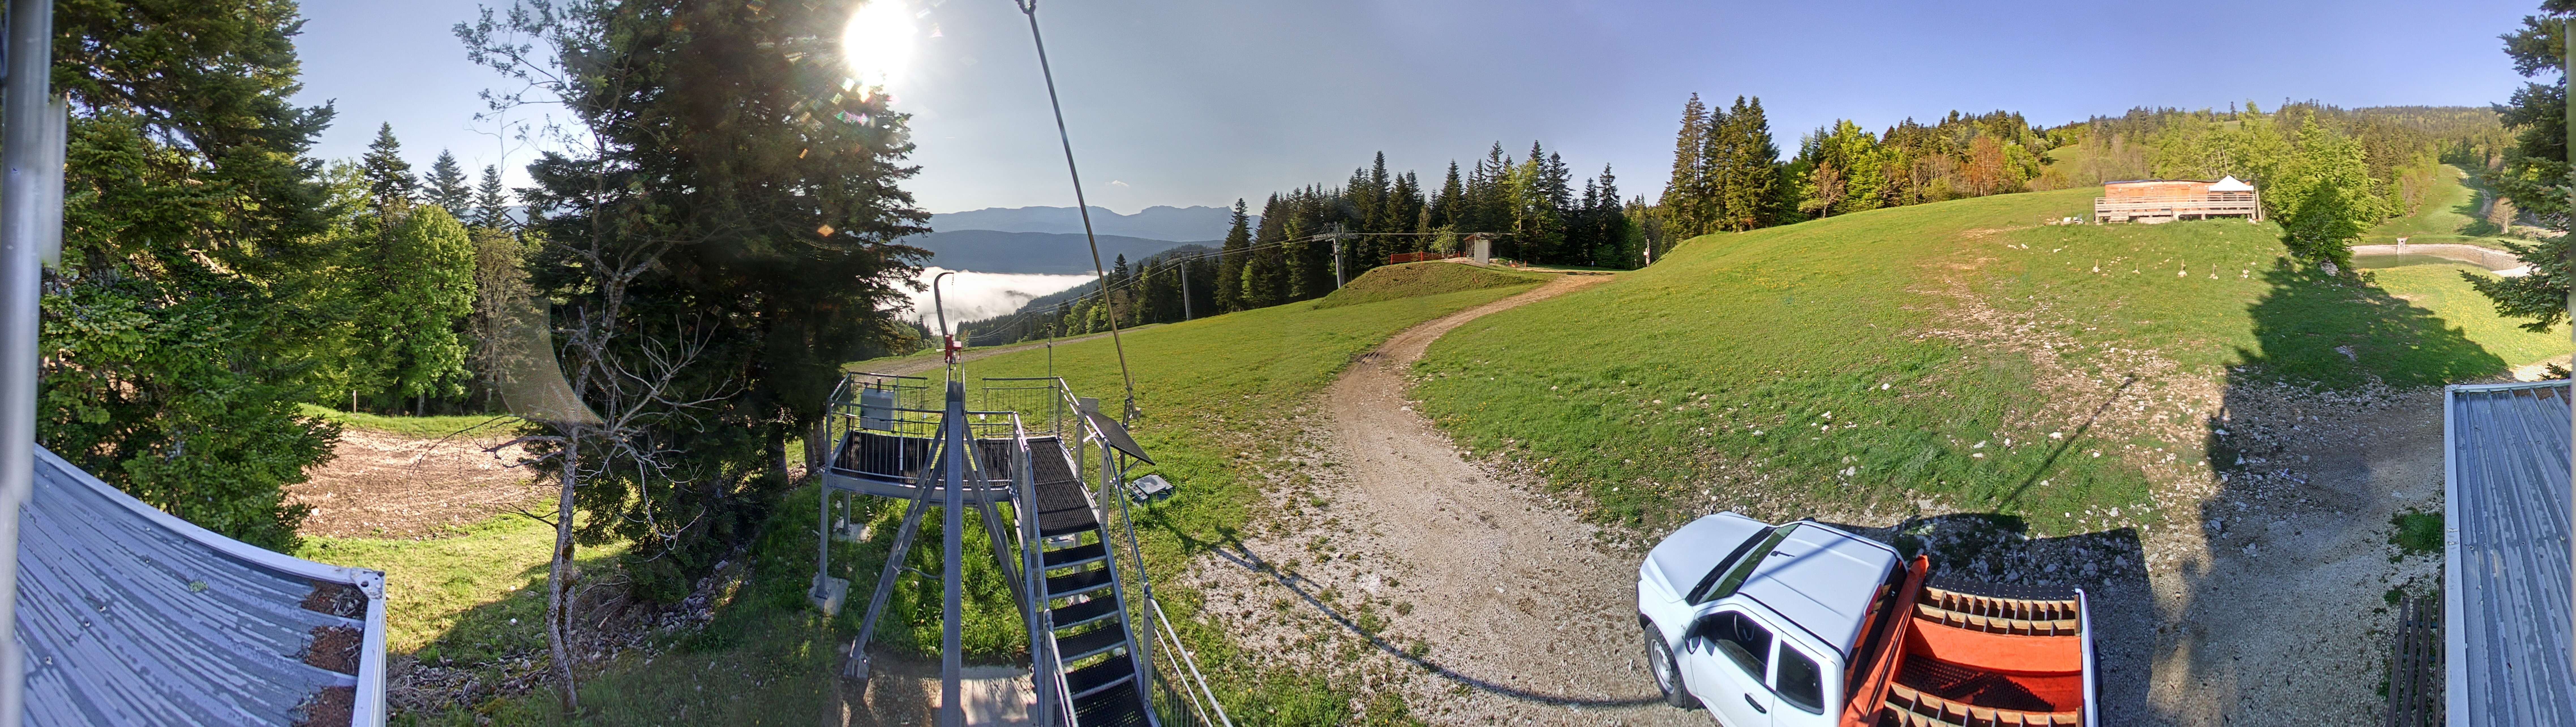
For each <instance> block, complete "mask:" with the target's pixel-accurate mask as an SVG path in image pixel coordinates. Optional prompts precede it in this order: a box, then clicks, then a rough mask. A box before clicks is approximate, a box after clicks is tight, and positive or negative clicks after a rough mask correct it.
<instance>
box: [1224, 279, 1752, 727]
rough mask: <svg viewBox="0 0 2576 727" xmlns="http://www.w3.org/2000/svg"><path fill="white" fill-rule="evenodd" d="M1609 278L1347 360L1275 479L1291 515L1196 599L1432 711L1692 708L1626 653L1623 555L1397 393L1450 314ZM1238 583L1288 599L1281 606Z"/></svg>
mask: <svg viewBox="0 0 2576 727" xmlns="http://www.w3.org/2000/svg"><path fill="white" fill-rule="evenodd" d="M1608 279H1609V278H1608V277H1607V276H1567V277H1565V278H1561V279H1558V280H1555V281H1551V282H1548V283H1546V284H1545V285H1542V286H1541V287H1539V288H1537V289H1535V290H1531V291H1529V292H1526V293H1522V294H1520V295H1516V296H1513V297H1510V298H1506V299H1503V300H1501V301H1497V302H1494V303H1490V304H1487V305H1484V306H1481V307H1477V308H1473V309H1469V310H1466V311H1461V312H1459V313H1455V314H1451V315H1449V316H1447V317H1444V318H1441V319H1438V320H1434V321H1431V322H1428V323H1424V324H1421V325H1418V326H1414V327H1413V328H1410V329H1407V330H1405V331H1404V332H1402V333H1398V334H1396V335H1395V336H1394V337H1393V338H1391V339H1389V340H1388V341H1387V342H1386V343H1385V344H1384V345H1382V346H1380V347H1379V348H1378V349H1377V351H1375V352H1373V353H1371V354H1369V355H1367V356H1365V357H1363V358H1361V359H1360V361H1359V362H1358V363H1357V364H1356V365H1354V366H1352V367H1351V368H1350V369H1349V370H1348V371H1345V372H1344V373H1343V374H1342V376H1341V378H1340V379H1339V380H1337V381H1335V382H1334V384H1333V386H1332V388H1331V389H1330V390H1329V393H1328V394H1326V396H1325V398H1324V402H1323V404H1322V411H1321V413H1322V414H1324V415H1325V421H1324V422H1321V423H1320V426H1318V427H1316V428H1315V429H1316V431H1314V432H1313V434H1315V435H1317V436H1315V437H1314V438H1313V439H1312V440H1311V441H1309V442H1308V443H1307V445H1308V454H1309V457H1310V459H1309V460H1308V461H1307V462H1306V463H1305V464H1307V465H1308V466H1307V467H1304V468H1303V469H1301V471H1300V474H1303V475H1305V477H1304V478H1300V481H1296V482H1292V483H1291V484H1290V488H1292V489H1293V491H1290V492H1278V493H1274V495H1275V496H1280V497H1283V498H1284V500H1285V501H1286V502H1285V509H1288V510H1290V511H1296V512H1298V513H1299V514H1296V515H1291V516H1290V517H1291V518H1292V519H1296V520H1299V521H1301V522H1298V523H1295V524H1290V525H1287V526H1285V527H1278V528H1275V529H1274V532H1277V533H1278V534H1276V535H1270V536H1264V537H1256V538H1250V539H1247V541H1246V542H1244V543H1243V544H1242V546H1241V547H1240V548H1236V549H1231V550H1229V551H1228V552H1225V553H1222V555H1223V556H1224V557H1225V559H1226V561H1230V562H1231V565H1226V566H1223V567H1215V568H1209V569H1207V571H1208V572H1207V573H1206V575H1207V576H1208V577H1210V578H1211V579H1213V580H1215V581H1218V583H1219V584H1222V585H1219V584H1211V586H1212V589H1211V591H1210V592H1211V593H1224V592H1228V591H1231V592H1232V593H1234V594H1236V599H1237V601H1236V602H1237V603H1238V604H1242V605H1239V606H1228V605H1226V604H1224V602H1223V601H1222V600H1220V599H1217V598H1212V599H1211V603H1210V606H1211V610H1212V611H1216V612H1218V613H1219V614H1220V615H1223V616H1239V617H1241V621H1240V622H1239V623H1228V624H1227V625H1228V628H1229V630H1233V629H1243V630H1242V631H1236V633H1240V634H1244V639H1245V641H1246V642H1247V643H1248V644H1249V645H1252V646H1254V648H1261V646H1262V645H1264V644H1265V643H1268V644H1276V645H1279V646H1282V647H1289V649H1288V650H1289V651H1291V652H1292V653H1291V656H1289V657H1288V658H1292V659H1296V658H1298V657H1297V656H1296V655H1294V653H1293V652H1294V651H1295V647H1298V646H1304V645H1322V644H1327V643H1330V644H1334V645H1335V646H1333V647H1327V648H1323V649H1318V650H1314V651H1312V652H1310V654H1309V655H1308V656H1306V657H1305V660H1307V661H1310V662H1312V663H1314V664H1315V665H1317V666H1324V667H1326V668H1336V667H1338V668H1346V669H1354V670H1356V671H1358V674H1356V675H1355V676H1356V677H1357V678H1358V679H1360V680H1362V681H1363V682H1365V683H1367V684H1368V685H1369V687H1370V689H1369V691H1372V692H1374V691H1380V690H1389V689H1391V690H1393V691H1395V692H1397V693H1400V694H1402V695H1403V696H1404V701H1405V704H1406V706H1407V707H1408V708H1409V709H1410V710H1411V712H1412V715H1413V716H1414V717H1417V718H1421V719H1423V720H1425V721H1428V722H1431V723H1433V724H1471V723H1472V724H1490V723H1497V722H1501V723H1510V724H1587V725H1597V724H1606V723H1619V724H1706V721H1707V719H1708V718H1707V717H1706V716H1705V715H1701V714H1697V713H1688V712H1682V711H1679V710H1674V709H1671V708H1669V707H1665V706H1662V704H1661V702H1660V699H1659V697H1658V695H1657V693H1656V691H1655V688H1654V682H1653V681H1652V679H1651V678H1650V677H1648V676H1647V674H1646V672H1645V671H1644V669H1643V664H1642V663H1641V662H1640V654H1642V647H1641V646H1640V643H1641V642H1639V641H1638V636H1637V625H1636V616H1635V611H1636V604H1635V594H1636V558H1637V556H1636V555H1635V554H1622V553H1608V552H1604V551H1603V550H1601V549H1600V548H1598V547H1596V546H1595V545H1594V537H1593V536H1594V530H1593V528H1592V527H1591V526H1589V525H1585V524H1584V523H1582V522H1581V521H1580V520H1579V519H1578V518H1577V517H1576V516H1575V515H1574V511H1573V509H1572V508H1570V507H1567V506H1565V505H1563V504H1559V503H1555V502H1551V501H1549V500H1548V498H1547V497H1546V496H1545V495H1542V494H1538V492H1537V490H1538V488H1537V487H1536V486H1535V485H1534V484H1533V483H1527V482H1519V481H1515V480H1513V479H1510V478H1506V477H1502V476H1498V475H1496V474H1495V473H1492V472H1489V471H1487V470H1485V469H1483V468H1481V467H1478V466H1476V465H1474V464H1470V463H1468V462H1467V461H1466V460H1464V459H1463V458H1461V457H1460V456H1459V454H1458V452H1457V450H1456V449H1455V446H1454V445H1453V444H1452V443H1451V442H1450V440H1449V438H1448V437H1447V436H1446V435H1443V434H1441V433H1440V432H1439V431H1438V430H1436V429H1434V428H1432V426H1431V423H1430V422H1429V421H1427V420H1425V419H1424V418H1423V417H1422V416H1421V415H1419V414H1416V413H1414V412H1413V407H1412V406H1411V405H1410V403H1409V402H1408V401H1407V399H1406V388H1407V380H1406V375H1405V372H1406V370H1407V368H1408V367H1410V366H1411V365H1412V363H1413V362H1414V361H1415V360H1417V359H1420V358H1421V357H1422V354H1423V351H1424V350H1425V349H1427V348H1429V346H1430V345H1431V342H1432V341H1435V340H1438V339H1439V338H1440V336H1441V335H1443V334H1446V333H1448V332H1449V331H1450V329H1453V328H1456V327H1457V326H1458V325H1460V324H1463V323H1465V322H1467V321H1470V320H1474V319H1476V318H1478V317H1481V316H1484V315H1487V314H1491V313H1494V312H1497V311H1502V310H1507V309H1510V308H1513V307H1516V306H1519V305H1523V304H1526V303H1530V302H1532V301H1537V300H1543V299H1546V298H1550V297H1554V296H1556V295H1559V294H1562V293H1565V292H1568V291H1572V290H1576V289H1579V288H1582V287H1584V286H1587V285H1591V284H1593V283H1598V282H1602V281H1604V280H1608ZM1307 525H1313V526H1314V527H1307ZM1282 531H1284V532H1282ZM1309 559H1312V562H1311V564H1310V563H1308V562H1307V561H1308V560H1309ZM1235 566H1244V567H1235ZM1218 589H1223V590H1218ZM1245 591H1250V592H1251V593H1252V594H1254V595H1256V596H1259V597H1260V598H1261V600H1265V601H1271V604H1267V605H1268V606H1276V605H1289V604H1295V603H1296V602H1298V601H1303V606H1302V607H1298V606H1293V605H1292V606H1291V607H1290V609H1289V610H1291V611H1292V612H1293V613H1294V616H1295V617H1294V618H1292V619H1279V618H1277V617H1275V616H1273V615H1271V614H1269V613H1265V612H1266V611H1270V610H1271V608H1269V607H1265V604H1260V603H1244V602H1243V599H1242V594H1243V593H1244V592H1245ZM1227 620H1228V621H1229V622H1232V621H1234V619H1227ZM1363 633H1368V634H1374V636H1373V637H1366V638H1363V637H1362V636H1361V634H1363ZM1327 634H1329V635H1328V636H1327ZM1316 637H1322V638H1316ZM1330 652H1338V654H1335V653H1330ZM1363 655H1364V656H1363ZM1337 662H1338V663H1337Z"/></svg>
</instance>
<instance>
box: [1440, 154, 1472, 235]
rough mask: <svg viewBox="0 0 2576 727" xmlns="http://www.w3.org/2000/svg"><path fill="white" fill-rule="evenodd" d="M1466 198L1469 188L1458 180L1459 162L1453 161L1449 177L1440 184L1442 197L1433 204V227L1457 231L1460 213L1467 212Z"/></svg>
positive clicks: (1450, 164) (1450, 161) (1451, 161)
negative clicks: (1465, 206) (1465, 207)
mask: <svg viewBox="0 0 2576 727" xmlns="http://www.w3.org/2000/svg"><path fill="white" fill-rule="evenodd" d="M1466 198H1467V188H1466V186H1465V184H1464V183H1462V182H1460V181H1459V179H1458V160H1456V159H1451V160H1449V176H1448V178H1446V179H1443V180H1441V182H1440V196H1439V197H1435V198H1433V199H1432V202H1431V225H1432V226H1433V227H1447V228H1450V229H1452V230H1454V229H1457V227H1458V217H1459V213H1461V212H1464V211H1465V209H1464V205H1465V204H1466Z"/></svg>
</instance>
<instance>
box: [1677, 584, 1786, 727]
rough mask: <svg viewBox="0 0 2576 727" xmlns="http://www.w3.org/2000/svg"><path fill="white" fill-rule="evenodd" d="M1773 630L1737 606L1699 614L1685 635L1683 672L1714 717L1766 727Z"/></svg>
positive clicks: (1740, 726)
mask: <svg viewBox="0 0 2576 727" xmlns="http://www.w3.org/2000/svg"><path fill="white" fill-rule="evenodd" d="M1774 641H1777V639H1773V638H1772V637H1771V631H1770V630H1769V629H1765V628H1763V627H1762V625H1761V624H1759V623H1756V622H1754V620H1753V619H1751V618H1748V617H1746V616H1745V615H1744V613H1743V612H1741V611H1720V612H1717V613H1714V614H1710V615H1708V616H1707V617H1705V618H1702V619H1701V620H1700V622H1699V625H1698V626H1696V627H1693V628H1692V629H1691V637H1690V638H1688V639H1685V640H1684V645H1685V646H1686V647H1687V648H1688V649H1689V651H1690V653H1689V654H1688V655H1687V656H1684V657H1683V658H1681V659H1680V661H1682V662H1684V663H1686V664H1689V665H1690V666H1688V667H1685V668H1684V669H1683V670H1682V678H1683V680H1684V681H1685V683H1687V684H1689V685H1690V690H1691V694H1694V695H1697V696H1698V697H1699V701H1700V704H1702V705H1706V706H1707V707H1708V711H1709V713H1710V714H1711V715H1714V716H1716V717H1717V723H1718V724H1722V725H1726V726H1727V727H1769V725H1770V724H1771V711H1772V710H1773V709H1774V708H1775V707H1777V706H1778V705H1776V704H1775V702H1776V701H1777V700H1776V699H1774V698H1773V697H1772V695H1771V689H1770V687H1767V686H1764V685H1765V683H1767V682H1768V681H1769V677H1770V673H1771V668H1770V667H1771V651H1772V648H1773V646H1774V644H1773V642H1774Z"/></svg>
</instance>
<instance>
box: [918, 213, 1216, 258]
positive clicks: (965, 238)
mask: <svg viewBox="0 0 2576 727" xmlns="http://www.w3.org/2000/svg"><path fill="white" fill-rule="evenodd" d="M1064 209H1065V211H1066V212H1068V213H1070V212H1072V211H1073V210H1072V208H1064ZM1228 214H1232V213H1231V212H1228ZM1219 236H1220V237H1222V236H1223V234H1222V233H1219ZM1099 238H1100V265H1101V266H1102V267H1108V266H1111V265H1115V264H1117V261H1118V256H1119V255H1126V256H1127V260H1128V261H1130V262H1134V261H1137V260H1142V259H1144V258H1145V256H1147V255H1152V254H1154V253H1158V252H1162V251H1165V250H1170V249H1172V248H1175V247H1179V246H1182V245H1184V244H1188V243H1184V242H1178V241H1173V240H1155V239H1147V238H1142V237H1129V236H1126V235H1108V234H1103V235H1100V236H1099ZM903 243H904V244H906V245H912V246H915V247H919V248H921V249H924V250H929V251H930V252H931V258H930V260H929V261H928V262H927V263H926V264H929V265H937V266H940V267H943V268H948V269H950V270H973V271H977V272H985V273H1058V274H1073V275H1090V274H1091V273H1092V268H1091V246H1090V245H1089V244H1088V243H1087V242H1086V241H1085V240H1083V239H1082V233H1081V232H1080V231H1079V229H1078V228H1077V231H1075V232H1070V233H1065V232H1004V231H999V230H943V231H940V232H933V233H929V234H926V235H914V236H911V237H907V238H904V239H903ZM1201 244H1205V245H1208V246H1210V247H1214V246H1216V245H1217V243H1216V242H1212V241H1211V242H1204V243H1201Z"/></svg>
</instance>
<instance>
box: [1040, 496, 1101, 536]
mask: <svg viewBox="0 0 2576 727" xmlns="http://www.w3.org/2000/svg"><path fill="white" fill-rule="evenodd" d="M1038 498H1039V499H1041V500H1043V499H1045V498H1046V492H1045V491H1044V490H1040V491H1039V492H1038ZM1099 529H1100V518H1098V517H1095V516H1093V515H1092V514H1091V508H1090V507H1089V506H1087V505H1086V506H1081V507H1073V508H1065V509H1040V510H1038V536H1039V537H1046V538H1052V537H1055V536H1058V535H1074V534H1078V533H1085V532H1090V531H1094V530H1099Z"/></svg>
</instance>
